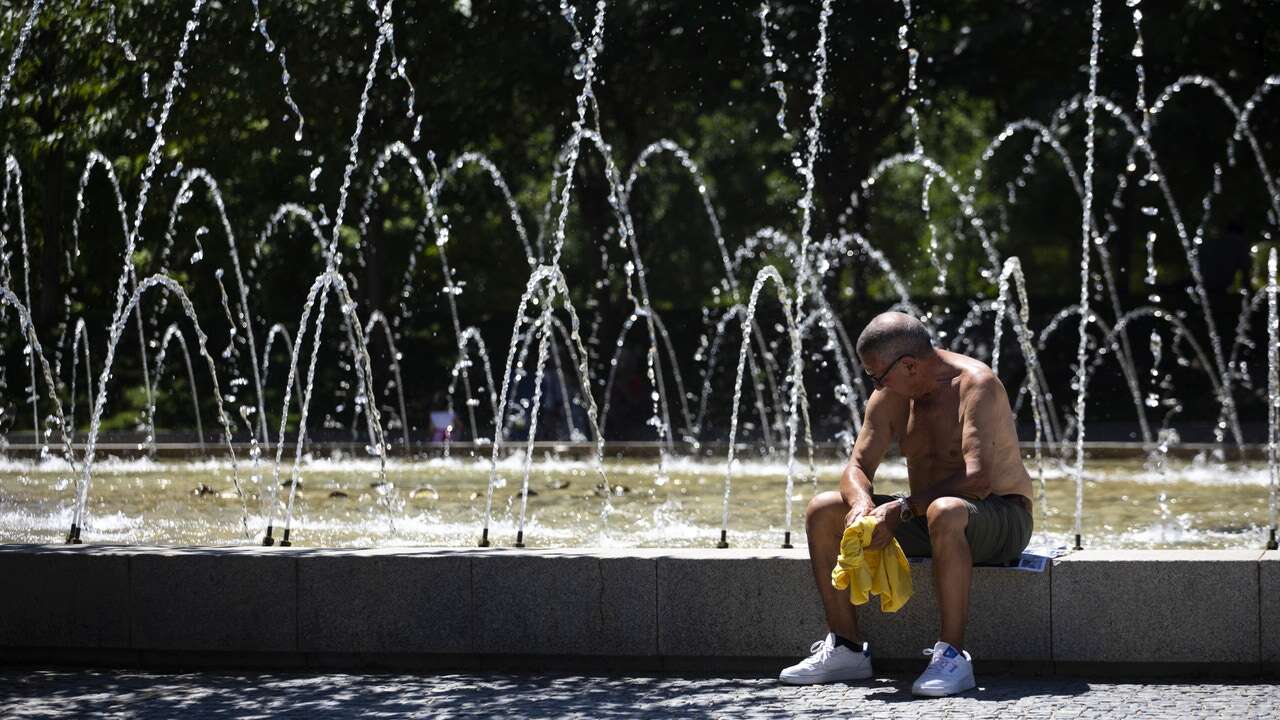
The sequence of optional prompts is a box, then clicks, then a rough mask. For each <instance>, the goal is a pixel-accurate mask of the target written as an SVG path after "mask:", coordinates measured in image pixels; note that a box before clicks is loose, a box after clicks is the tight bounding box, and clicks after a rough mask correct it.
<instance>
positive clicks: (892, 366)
mask: <svg viewBox="0 0 1280 720" xmlns="http://www.w3.org/2000/svg"><path fill="white" fill-rule="evenodd" d="M915 360H916V359H915V358H914V357H912V356H911V355H910V354H909V353H903V354H901V355H894V356H890V357H889V358H888V359H885V358H884V357H882V356H880V355H878V354H877V355H869V356H868V357H866V358H865V359H863V361H862V369H863V371H865V372H866V373H867V376H868V378H869V379H870V380H871V384H872V385H874V386H875V389H877V390H883V389H884V388H886V387H892V386H893V385H895V384H896V382H895V378H899V379H900V378H901V377H902V376H904V375H905V374H909V369H904V368H908V366H913V365H914V364H915Z"/></svg>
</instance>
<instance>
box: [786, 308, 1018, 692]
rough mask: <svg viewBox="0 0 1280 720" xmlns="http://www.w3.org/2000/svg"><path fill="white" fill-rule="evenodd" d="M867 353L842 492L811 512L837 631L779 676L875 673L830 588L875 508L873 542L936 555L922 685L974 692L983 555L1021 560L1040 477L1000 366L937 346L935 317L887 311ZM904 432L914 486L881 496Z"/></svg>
mask: <svg viewBox="0 0 1280 720" xmlns="http://www.w3.org/2000/svg"><path fill="white" fill-rule="evenodd" d="M857 352H858V357H859V358H861V360H862V366H863V369H864V370H865V371H866V372H867V374H868V375H869V376H870V377H871V382H872V384H873V385H874V386H875V391H874V392H872V393H871V397H870V398H869V399H868V400H867V406H866V415H865V418H864V420H863V423H862V430H861V432H859V433H858V439H857V441H856V442H855V443H854V446H853V455H852V457H850V458H849V464H848V466H846V467H845V470H844V474H843V475H842V476H841V478H840V491H839V492H833V491H828V492H824V493H821V494H819V495H818V496H816V497H815V498H814V499H813V501H812V502H810V503H809V508H808V510H807V512H806V516H805V527H806V530H807V532H808V536H809V558H810V560H811V562H812V563H813V577H814V580H815V581H816V582H817V584H818V593H819V594H820V595H821V596H822V605H823V608H824V610H825V611H826V616H827V627H828V629H829V630H830V632H829V633H828V634H827V638H826V640H824V641H820V642H817V643H814V647H813V648H812V650H813V655H812V656H810V657H808V658H806V659H805V660H802V661H801V662H799V663H798V664H796V665H793V666H791V667H789V668H787V669H785V670H783V671H782V674H781V676H780V678H779V679H780V680H782V682H785V683H792V684H812V683H825V682H833V681H841V680H859V679H863V678H869V677H871V674H872V671H871V652H870V650H868V648H867V644H866V643H865V642H864V641H863V636H862V634H861V633H860V632H859V630H858V622H857V618H856V616H855V614H854V608H853V606H852V605H851V604H849V598H848V594H847V593H843V592H838V591H836V590H835V588H833V587H832V586H831V569H832V568H833V567H834V566H835V563H836V557H837V556H838V555H839V553H840V538H841V535H842V534H843V532H844V529H845V528H846V527H848V526H849V525H852V524H853V523H854V522H855V521H857V520H858V519H859V518H861V517H863V516H864V515H870V516H872V517H874V518H876V519H877V520H878V521H879V523H878V524H877V525H876V528H875V533H874V535H873V538H872V542H871V545H870V546H869V547H870V548H872V549H879V548H883V547H885V546H886V545H888V543H889V541H890V539H892V538H897V540H898V542H899V544H901V546H902V549H903V551H904V552H905V553H906V554H907V555H909V556H912V557H919V556H923V557H932V558H933V581H934V586H935V587H936V589H937V597H938V609H939V610H940V611H941V615H942V628H941V633H940V639H939V641H938V642H937V644H935V645H934V646H933V650H932V653H931V655H932V659H931V660H930V661H929V666H928V668H927V669H926V670H925V671H924V674H922V675H921V676H920V677H919V679H917V680H916V681H915V683H914V685H912V688H911V689H912V692H913V693H915V694H916V695H925V696H931V697H942V696H945V695H952V694H955V693H958V692H963V691H965V690H968V689H970V688H972V687H974V684H975V683H974V679H973V664H972V658H971V657H970V655H969V653H967V652H965V650H964V626H965V622H966V621H967V620H968V615H969V579H970V574H971V571H972V568H973V563H975V562H979V563H990V562H1007V561H1012V560H1015V559H1017V558H1018V557H1019V555H1020V554H1021V553H1022V550H1023V548H1025V547H1026V545H1027V542H1028V541H1029V540H1030V539H1031V526H1032V515H1031V476H1030V475H1028V474H1027V470H1026V468H1025V467H1024V466H1023V464H1022V457H1021V454H1020V453H1019V450H1018V437H1017V433H1016V431H1015V428H1014V419H1013V413H1012V412H1011V411H1010V408H1009V397H1008V395H1006V394H1005V389H1004V385H1002V384H1001V383H1000V379H999V378H997V377H996V376H995V374H994V373H992V372H991V368H989V367H987V366H986V365H984V364H983V363H981V362H979V361H977V360H974V359H973V358H970V357H966V356H964V355H960V354H958V353H953V352H948V351H946V350H936V349H934V347H933V343H932V341H931V340H930V338H929V333H928V331H927V330H926V329H925V327H924V325H923V324H921V323H920V321H918V320H916V319H915V318H913V317H911V316H910V315H904V314H903V313H898V312H887V313H883V314H881V315H877V316H876V317H875V318H874V319H873V320H872V321H871V323H870V324H868V325H867V327H866V329H865V330H863V331H862V335H860V336H859V337H858V346H857ZM893 440H897V441H898V446H899V448H900V449H901V451H902V455H903V457H905V458H906V461H907V482H908V485H909V487H910V494H909V495H907V496H906V497H902V498H898V497H891V496H888V495H877V494H875V493H874V491H873V485H872V481H873V480H874V479H875V474H876V467H877V466H879V464H880V460H881V459H882V458H883V457H884V454H885V451H886V450H888V448H889V444H890V442H891V441H893Z"/></svg>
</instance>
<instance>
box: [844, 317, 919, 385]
mask: <svg viewBox="0 0 1280 720" xmlns="http://www.w3.org/2000/svg"><path fill="white" fill-rule="evenodd" d="M857 351H858V357H859V358H860V359H861V360H862V367H863V368H864V369H866V371H867V374H868V375H870V376H871V380H872V382H873V383H874V384H875V386H876V387H877V388H880V387H884V385H885V384H886V383H888V382H889V378H890V377H891V376H893V374H894V373H895V371H896V372H901V371H899V370H898V368H899V366H903V367H905V368H906V373H907V374H908V375H910V374H914V369H915V366H916V364H917V363H919V362H922V361H927V360H932V359H933V356H934V351H933V339H932V338H931V337H930V336H929V330H928V329H927V328H925V326H924V324H923V323H921V322H920V321H919V320H917V319H915V318H913V317H911V316H910V315H907V314H905V313H900V312H886V313H880V314H879V315H877V316H875V317H874V318H872V319H871V322H869V323H867V326H866V327H865V328H863V330H862V334H861V335H859V336H858V346H857Z"/></svg>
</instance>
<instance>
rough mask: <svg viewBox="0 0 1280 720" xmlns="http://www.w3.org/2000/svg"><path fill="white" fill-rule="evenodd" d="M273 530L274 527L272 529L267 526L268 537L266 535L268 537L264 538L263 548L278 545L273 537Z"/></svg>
mask: <svg viewBox="0 0 1280 720" xmlns="http://www.w3.org/2000/svg"><path fill="white" fill-rule="evenodd" d="M271 530H272V527H271V526H270V525H268V526H267V535H266V537H264V538H262V546H263V547H271V546H272V545H275V544H276V541H275V538H273V537H271Z"/></svg>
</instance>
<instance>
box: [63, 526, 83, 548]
mask: <svg viewBox="0 0 1280 720" xmlns="http://www.w3.org/2000/svg"><path fill="white" fill-rule="evenodd" d="M66 544H67V545H79V544H80V526H79V525H76V524H74V523H72V525H71V529H70V530H69V531H67V542H66Z"/></svg>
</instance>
